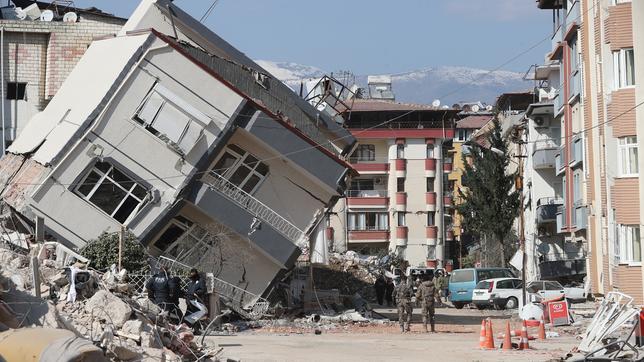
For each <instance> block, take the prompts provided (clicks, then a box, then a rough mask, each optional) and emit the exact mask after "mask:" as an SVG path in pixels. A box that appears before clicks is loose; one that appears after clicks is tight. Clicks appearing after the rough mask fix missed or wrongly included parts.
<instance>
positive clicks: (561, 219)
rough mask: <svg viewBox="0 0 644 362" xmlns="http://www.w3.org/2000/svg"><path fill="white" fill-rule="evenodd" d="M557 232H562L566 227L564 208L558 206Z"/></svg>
mask: <svg viewBox="0 0 644 362" xmlns="http://www.w3.org/2000/svg"><path fill="white" fill-rule="evenodd" d="M556 218H557V233H563V232H564V231H565V230H566V229H567V226H566V208H565V207H563V206H559V207H558V208H557V215H556Z"/></svg>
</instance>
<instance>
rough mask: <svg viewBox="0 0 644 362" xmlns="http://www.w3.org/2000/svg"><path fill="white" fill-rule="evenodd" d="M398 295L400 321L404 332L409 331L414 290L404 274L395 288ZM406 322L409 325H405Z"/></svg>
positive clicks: (397, 303)
mask: <svg viewBox="0 0 644 362" xmlns="http://www.w3.org/2000/svg"><path fill="white" fill-rule="evenodd" d="M394 294H395V295H396V305H397V306H398V322H399V323H400V329H401V331H402V332H405V331H407V332H409V324H410V323H411V315H412V312H413V307H412V305H411V298H412V296H413V290H412V287H411V284H410V283H408V282H407V278H406V277H405V276H404V275H401V276H400V284H398V286H396V288H395V289H394ZM405 323H407V325H406V326H405Z"/></svg>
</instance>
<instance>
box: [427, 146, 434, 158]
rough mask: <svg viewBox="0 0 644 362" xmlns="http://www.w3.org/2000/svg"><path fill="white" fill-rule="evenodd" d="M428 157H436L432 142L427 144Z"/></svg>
mask: <svg viewBox="0 0 644 362" xmlns="http://www.w3.org/2000/svg"><path fill="white" fill-rule="evenodd" d="M427 158H434V145H433V144H431V143H430V144H428V145H427Z"/></svg>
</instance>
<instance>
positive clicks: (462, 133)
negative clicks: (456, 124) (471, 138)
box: [456, 129, 468, 142]
mask: <svg viewBox="0 0 644 362" xmlns="http://www.w3.org/2000/svg"><path fill="white" fill-rule="evenodd" d="M467 133H468V132H467V130H466V129H459V130H458V132H457V133H456V140H457V141H461V142H464V141H467V136H468V134H467Z"/></svg>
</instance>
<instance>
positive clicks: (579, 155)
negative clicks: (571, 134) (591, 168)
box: [569, 136, 584, 167]
mask: <svg viewBox="0 0 644 362" xmlns="http://www.w3.org/2000/svg"><path fill="white" fill-rule="evenodd" d="M583 161H584V140H583V138H581V136H576V137H575V138H573V140H572V155H571V158H570V163H569V164H570V167H575V166H577V165H580V164H581V163H582V162H583Z"/></svg>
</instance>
